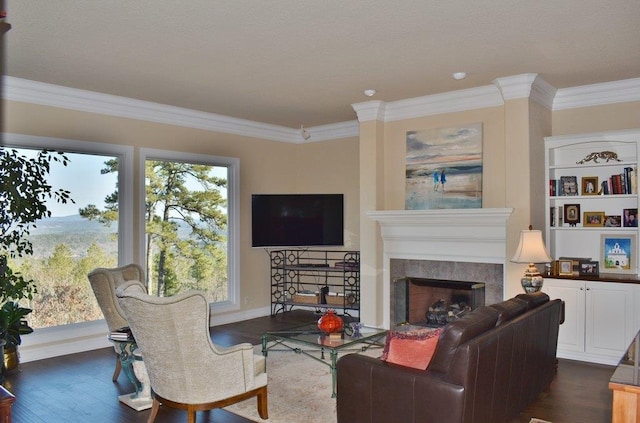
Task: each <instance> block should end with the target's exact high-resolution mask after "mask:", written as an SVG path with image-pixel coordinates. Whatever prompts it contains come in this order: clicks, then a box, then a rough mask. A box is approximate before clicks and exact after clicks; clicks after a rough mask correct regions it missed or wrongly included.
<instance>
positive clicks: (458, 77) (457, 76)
mask: <svg viewBox="0 0 640 423" xmlns="http://www.w3.org/2000/svg"><path fill="white" fill-rule="evenodd" d="M466 77H467V74H466V73H464V72H454V73H453V79H456V80H458V81H459V80H461V79H465V78H466Z"/></svg>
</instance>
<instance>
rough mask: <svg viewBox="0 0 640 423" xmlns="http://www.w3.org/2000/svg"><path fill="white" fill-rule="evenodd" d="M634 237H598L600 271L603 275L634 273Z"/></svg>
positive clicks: (627, 235) (612, 235) (628, 235)
mask: <svg viewBox="0 0 640 423" xmlns="http://www.w3.org/2000/svg"><path fill="white" fill-rule="evenodd" d="M635 257H636V235H635V234H624V235H616V234H602V235H600V263H602V267H601V268H600V270H601V271H602V272H603V273H632V274H633V273H636V259H635Z"/></svg>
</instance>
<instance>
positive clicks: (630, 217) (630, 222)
mask: <svg viewBox="0 0 640 423" xmlns="http://www.w3.org/2000/svg"><path fill="white" fill-rule="evenodd" d="M622 226H624V227H626V228H637V227H638V209H624V210H623V211H622Z"/></svg>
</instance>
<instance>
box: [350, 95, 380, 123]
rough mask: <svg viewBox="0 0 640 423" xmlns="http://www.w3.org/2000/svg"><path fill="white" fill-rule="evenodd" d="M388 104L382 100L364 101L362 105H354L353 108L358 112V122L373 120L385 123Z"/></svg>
mask: <svg viewBox="0 0 640 423" xmlns="http://www.w3.org/2000/svg"><path fill="white" fill-rule="evenodd" d="M386 105H387V103H385V102H384V101H380V100H371V101H364V102H362V103H353V104H352V105H351V107H353V110H355V111H356V115H357V116H358V121H359V122H360V123H362V122H369V121H372V120H379V121H384V114H385V107H386Z"/></svg>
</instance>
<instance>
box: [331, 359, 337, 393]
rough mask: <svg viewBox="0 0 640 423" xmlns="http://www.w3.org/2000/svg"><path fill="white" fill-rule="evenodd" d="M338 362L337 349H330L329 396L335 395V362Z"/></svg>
mask: <svg viewBox="0 0 640 423" xmlns="http://www.w3.org/2000/svg"><path fill="white" fill-rule="evenodd" d="M337 362H338V350H335V349H333V348H332V349H331V398H335V397H336V384H337V381H338V375H337V373H338V369H337V367H336V364H337Z"/></svg>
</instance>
